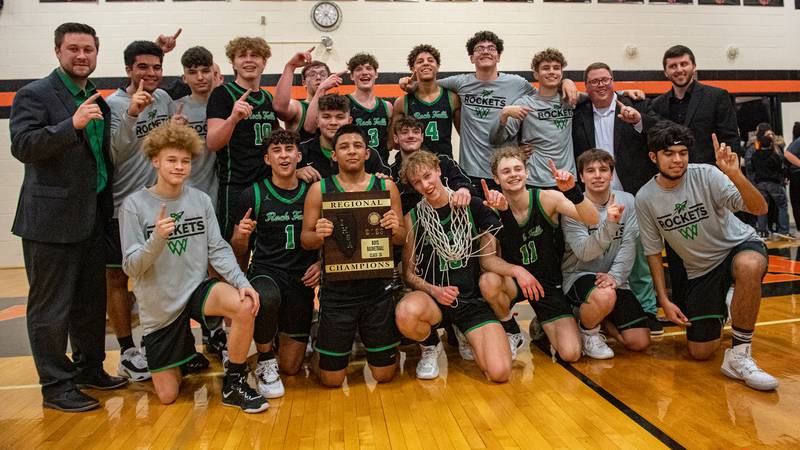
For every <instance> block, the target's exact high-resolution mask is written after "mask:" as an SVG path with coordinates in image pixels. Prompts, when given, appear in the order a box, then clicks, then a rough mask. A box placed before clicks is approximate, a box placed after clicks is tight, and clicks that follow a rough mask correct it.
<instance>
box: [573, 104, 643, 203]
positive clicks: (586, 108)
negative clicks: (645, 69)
mask: <svg viewBox="0 0 800 450" xmlns="http://www.w3.org/2000/svg"><path fill="white" fill-rule="evenodd" d="M617 99H619V101H621V102H622V103H623V104H625V105H626V106H633V107H634V108H636V110H637V111H639V112H640V113H641V114H642V132H641V133H639V132H637V131H636V129H634V127H633V125H631V124H628V123H625V122H623V121H622V120H621V119H620V118H619V117H616V115H615V116H614V148H613V149H610V148H607V149H603V150H608V151H611V150H613V151H614V159H615V161H616V165H615V168H614V170H615V171H616V172H617V176H618V177H619V181H620V182H621V183H622V188H623V190H624V191H625V192H630V193H631V194H634V195H636V192H638V191H639V188H641V187H642V186H644V184H645V183H647V182H648V181H649V180H650V178H652V177H653V175H655V174H656V172H657V169H656V166H655V164H653V162H652V161H650V156H648V151H647V127H648V125H649V120H648V119H647V117H646V115H645V112H646V111H647V101H646V100H644V101H639V102H632V101H631V99H630V98H628V97H626V96H623V95H618V96H617ZM596 146H597V144H596V143H595V140H594V111H593V109H592V102H591V101H585V102H581V103H580V104H578V106H577V107H575V115H574V116H573V118H572V148H573V151H574V152H575V158H576V159H577V158H578V156H580V154H581V153H583V152H585V151H586V150H589V149H590V148H595V147H596Z"/></svg>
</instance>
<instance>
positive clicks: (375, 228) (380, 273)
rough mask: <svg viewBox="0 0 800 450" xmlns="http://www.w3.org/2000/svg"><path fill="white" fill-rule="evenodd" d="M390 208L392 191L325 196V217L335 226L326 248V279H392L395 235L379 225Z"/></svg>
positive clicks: (324, 260)
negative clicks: (393, 238) (392, 241)
mask: <svg viewBox="0 0 800 450" xmlns="http://www.w3.org/2000/svg"><path fill="white" fill-rule="evenodd" d="M391 205H392V201H391V197H390V194H389V191H362V192H328V193H324V194H322V217H324V218H326V219H328V220H330V221H331V222H333V236H331V237H329V238H327V239H325V246H324V247H323V262H324V264H323V271H324V273H325V278H326V279H328V280H330V281H343V280H360V279H367V278H391V277H392V271H393V270H394V259H393V255H392V243H391V240H392V231H391V230H387V229H385V228H383V227H382V226H381V225H380V220H381V218H382V217H383V214H384V213H385V212H386V211H389V209H391Z"/></svg>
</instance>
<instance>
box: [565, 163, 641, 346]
mask: <svg viewBox="0 0 800 450" xmlns="http://www.w3.org/2000/svg"><path fill="white" fill-rule="evenodd" d="M577 166H578V173H579V174H580V176H581V181H583V184H584V185H585V186H586V198H588V199H589V200H590V201H591V202H592V203H593V204H594V205H595V207H596V208H597V209H598V211H600V224H599V225H597V226H594V225H590V226H586V225H585V224H583V223H580V222H578V221H576V220H574V219H572V218H570V217H566V218H565V219H564V222H563V223H562V228H563V230H564V241H566V243H567V252H566V253H565V255H564V264H563V265H562V270H563V273H564V292H566V293H567V298H569V300H570V301H571V302H572V304H573V305H575V306H576V307H578V308H580V313H579V320H578V326H579V327H580V331H581V337H582V341H583V347H582V348H583V350H582V351H583V354H584V355H586V356H588V357H590V358H595V359H607V358H613V357H614V351H613V350H611V348H610V347H609V346H608V345H606V343H605V339H603V336H602V335H601V334H600V324H601V322H603V321H604V320H605V322H606V327H607V329H608V331H609V333H611V334H612V335H613V336H614V338H616V340H617V341H618V342H619V343H621V344H622V345H624V346H625V348H627V349H628V350H634V351H641V350H644V349H646V348H647V346H648V345H650V328H649V327H648V325H647V314H645V312H644V310H643V309H642V305H641V304H639V302H638V301H637V300H636V297H635V296H634V295H633V292H632V291H631V290H630V287H629V286H628V276H629V275H630V273H631V270H632V269H633V262H634V260H635V259H636V238H637V236H638V235H639V227H638V225H637V224H636V216H635V214H636V210H635V208H634V206H633V196H632V195H631V194H629V193H627V192H623V191H616V190H611V178H612V176H613V173H614V157H613V156H611V155H610V154H609V153H608V152H606V151H605V150H600V149H596V148H593V149H589V150H587V151H586V152H584V153H582V154H581V155H580V156H579V157H578V160H577Z"/></svg>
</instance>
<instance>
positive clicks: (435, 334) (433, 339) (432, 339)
mask: <svg viewBox="0 0 800 450" xmlns="http://www.w3.org/2000/svg"><path fill="white" fill-rule="evenodd" d="M439 342H440V340H439V331H438V330H437V329H436V328H431V334H429V335H428V337H426V338H425V339H424V340H422V341H420V344H422V345H424V346H426V347H430V346H431V345H436V344H438V343H439Z"/></svg>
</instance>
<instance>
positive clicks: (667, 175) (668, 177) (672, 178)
mask: <svg viewBox="0 0 800 450" xmlns="http://www.w3.org/2000/svg"><path fill="white" fill-rule="evenodd" d="M658 174H659V175H661V176H662V177H664V178H666V179H668V180H670V181H676V180H680V179H681V178H682V177H683V175H684V174H686V169H684V170H683V172H681V174H680V175H678V176H672V175H669V174H667V173H666V172H664V171H663V170H661V169H658Z"/></svg>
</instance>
